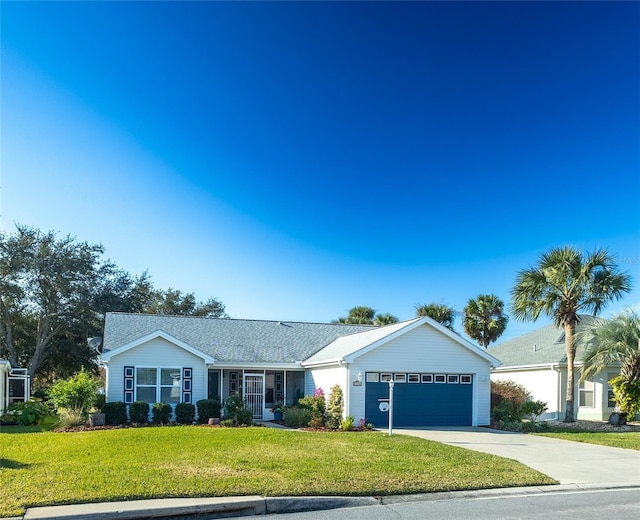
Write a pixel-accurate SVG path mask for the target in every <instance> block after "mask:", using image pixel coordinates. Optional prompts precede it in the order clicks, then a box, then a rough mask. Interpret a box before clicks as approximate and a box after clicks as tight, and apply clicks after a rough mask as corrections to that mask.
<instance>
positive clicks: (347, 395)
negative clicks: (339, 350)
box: [338, 359, 351, 419]
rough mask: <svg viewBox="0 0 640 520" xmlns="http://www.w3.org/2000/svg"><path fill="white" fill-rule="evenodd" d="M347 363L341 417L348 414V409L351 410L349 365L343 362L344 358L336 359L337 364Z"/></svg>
mask: <svg viewBox="0 0 640 520" xmlns="http://www.w3.org/2000/svg"><path fill="white" fill-rule="evenodd" d="M345 364H346V365H347V377H346V379H347V382H346V384H345V387H346V388H345V389H344V404H345V406H344V411H343V413H342V418H343V419H344V418H345V417H347V416H349V415H350V413H349V412H350V411H351V399H350V383H351V365H349V363H345V361H344V359H340V360H339V361H338V366H343V365H345Z"/></svg>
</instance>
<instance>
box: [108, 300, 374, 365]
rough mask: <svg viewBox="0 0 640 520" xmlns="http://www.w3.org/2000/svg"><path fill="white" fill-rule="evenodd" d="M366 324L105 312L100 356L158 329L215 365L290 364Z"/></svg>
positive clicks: (362, 327) (362, 329)
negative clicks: (101, 353) (206, 356)
mask: <svg viewBox="0 0 640 520" xmlns="http://www.w3.org/2000/svg"><path fill="white" fill-rule="evenodd" d="M372 329H378V327H374V326H372V325H344V324H338V323H300V322H289V321H282V322H280V321H260V320H237V319H224V318H199V317H191V316H165V315H160V314H129V313H116V312H113V313H112V312H110V313H107V316H106V320H105V330H104V347H103V348H104V351H109V350H113V349H115V348H118V347H121V346H123V345H126V344H128V343H130V342H132V341H135V340H137V339H139V338H141V337H144V336H147V335H149V334H151V333H153V332H156V331H158V330H161V331H163V332H165V333H167V334H169V335H171V336H173V337H174V338H176V339H178V340H180V341H183V342H184V343H186V344H188V345H190V346H192V347H193V348H196V349H198V350H199V351H201V352H203V353H205V354H208V355H210V356H212V357H213V358H214V359H215V360H216V361H218V362H253V363H256V362H257V363H296V362H298V361H302V360H304V359H307V358H308V357H310V356H312V355H313V354H315V353H316V352H317V351H319V350H320V349H321V348H323V347H325V346H326V345H328V344H330V343H331V342H333V341H334V340H335V339H337V338H339V337H342V336H346V335H350V334H356V333H358V332H364V331H369V330H372Z"/></svg>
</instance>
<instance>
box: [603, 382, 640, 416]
mask: <svg viewBox="0 0 640 520" xmlns="http://www.w3.org/2000/svg"><path fill="white" fill-rule="evenodd" d="M609 384H610V385H611V388H613V397H614V399H615V401H616V406H617V408H619V409H620V411H621V412H624V413H626V414H628V416H629V420H633V418H635V417H636V416H637V415H640V381H636V380H632V379H630V378H629V377H627V376H625V375H622V374H620V375H618V376H616V377H614V378H613V379H612V380H611V381H609Z"/></svg>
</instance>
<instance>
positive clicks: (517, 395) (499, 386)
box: [491, 380, 531, 409]
mask: <svg viewBox="0 0 640 520" xmlns="http://www.w3.org/2000/svg"><path fill="white" fill-rule="evenodd" d="M505 399H506V400H508V401H511V402H512V403H513V404H514V405H515V406H516V407H520V406H522V405H523V404H524V403H525V402H526V401H530V400H531V394H530V393H529V391H528V390H527V389H526V388H525V387H524V386H522V385H520V384H518V383H516V382H515V381H511V380H507V381H491V409H493V408H495V407H497V406H500V403H501V402H502V401H504V400H505Z"/></svg>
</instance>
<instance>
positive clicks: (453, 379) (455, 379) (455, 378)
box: [447, 374, 460, 385]
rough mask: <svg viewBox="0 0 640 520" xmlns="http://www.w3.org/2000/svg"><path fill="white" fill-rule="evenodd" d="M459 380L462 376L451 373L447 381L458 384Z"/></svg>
mask: <svg viewBox="0 0 640 520" xmlns="http://www.w3.org/2000/svg"><path fill="white" fill-rule="evenodd" d="M459 381H460V378H459V377H458V376H457V375H454V374H449V375H448V376H447V383H449V384H450V385H457V384H458V382H459Z"/></svg>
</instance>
